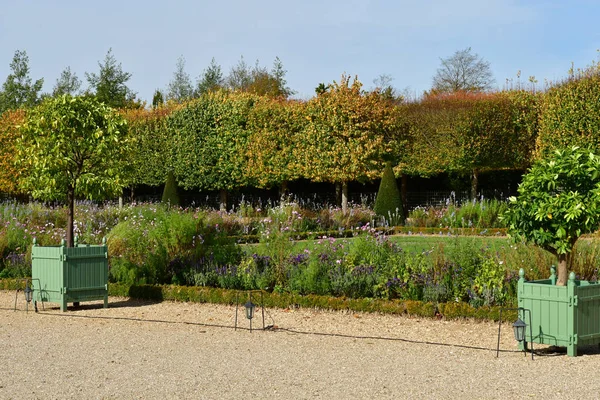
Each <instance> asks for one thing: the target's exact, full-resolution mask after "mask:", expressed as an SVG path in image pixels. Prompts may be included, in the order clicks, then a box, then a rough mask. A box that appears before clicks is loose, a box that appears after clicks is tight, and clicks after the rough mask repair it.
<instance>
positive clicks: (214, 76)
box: [196, 57, 225, 97]
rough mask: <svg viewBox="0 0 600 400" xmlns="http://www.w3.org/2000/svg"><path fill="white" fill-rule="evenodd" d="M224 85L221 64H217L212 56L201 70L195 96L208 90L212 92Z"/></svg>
mask: <svg viewBox="0 0 600 400" xmlns="http://www.w3.org/2000/svg"><path fill="white" fill-rule="evenodd" d="M224 87H225V80H224V79H223V73H222V72H221V66H220V65H219V64H217V62H216V61H215V58H214V57H213V58H212V60H211V61H210V65H209V66H208V68H207V69H205V70H204V71H203V72H202V75H201V76H200V77H199V78H198V82H197V85H196V97H200V96H202V95H204V94H206V93H208V92H214V91H217V90H220V89H223V88H224Z"/></svg>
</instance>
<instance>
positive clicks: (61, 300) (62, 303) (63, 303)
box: [60, 294, 67, 312]
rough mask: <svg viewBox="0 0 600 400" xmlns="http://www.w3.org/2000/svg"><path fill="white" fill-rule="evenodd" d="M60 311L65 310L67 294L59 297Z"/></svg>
mask: <svg viewBox="0 0 600 400" xmlns="http://www.w3.org/2000/svg"><path fill="white" fill-rule="evenodd" d="M60 311H62V312H66V311H67V296H65V295H64V294H63V295H62V296H61V299H60Z"/></svg>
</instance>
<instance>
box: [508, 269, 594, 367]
mask: <svg viewBox="0 0 600 400" xmlns="http://www.w3.org/2000/svg"><path fill="white" fill-rule="evenodd" d="M517 297H518V302H519V307H523V308H525V309H528V310H530V311H531V324H532V331H533V332H532V335H533V338H531V335H530V333H529V328H527V329H526V331H527V332H526V339H527V341H528V342H533V343H541V344H548V345H554V346H560V347H566V348H567V354H568V355H569V356H573V357H575V356H577V347H578V346H588V345H594V344H600V284H598V283H597V282H588V281H583V280H581V281H580V280H575V274H574V273H573V272H571V274H570V276H569V281H568V283H567V285H566V286H556V272H555V269H554V267H552V275H551V276H550V278H549V279H543V280H538V281H530V282H527V281H525V272H524V271H523V269H521V270H520V271H519V284H518V294H517ZM524 321H525V322H526V323H529V321H528V319H527V318H526V319H525V320H524Z"/></svg>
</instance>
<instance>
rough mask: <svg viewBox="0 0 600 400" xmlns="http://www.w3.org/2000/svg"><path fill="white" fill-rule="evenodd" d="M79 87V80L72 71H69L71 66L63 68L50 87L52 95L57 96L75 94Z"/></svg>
mask: <svg viewBox="0 0 600 400" xmlns="http://www.w3.org/2000/svg"><path fill="white" fill-rule="evenodd" d="M79 88H81V80H80V79H79V78H78V77H77V75H76V74H75V73H74V72H71V67H67V68H65V69H64V70H63V71H62V72H61V73H60V77H59V78H58V79H57V80H56V84H55V85H54V88H53V89H52V96H54V97H58V96H62V95H65V94H68V95H71V96H77V95H78V94H79Z"/></svg>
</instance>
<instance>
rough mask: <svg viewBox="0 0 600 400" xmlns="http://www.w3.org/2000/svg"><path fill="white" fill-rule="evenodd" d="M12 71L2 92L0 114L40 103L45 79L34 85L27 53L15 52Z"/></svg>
mask: <svg viewBox="0 0 600 400" xmlns="http://www.w3.org/2000/svg"><path fill="white" fill-rule="evenodd" d="M10 69H11V73H10V74H9V75H8V77H7V78H6V81H5V82H4V84H3V85H2V91H1V92H0V114H1V113H3V112H4V111H6V110H16V109H18V108H21V107H33V106H35V105H36V104H38V103H39V101H40V91H41V90H42V86H43V85H44V79H43V78H41V79H38V80H36V81H35V82H34V83H32V80H31V77H30V76H29V57H28V56H27V52H25V51H21V50H17V51H15V54H14V56H13V59H12V62H11V63H10Z"/></svg>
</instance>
